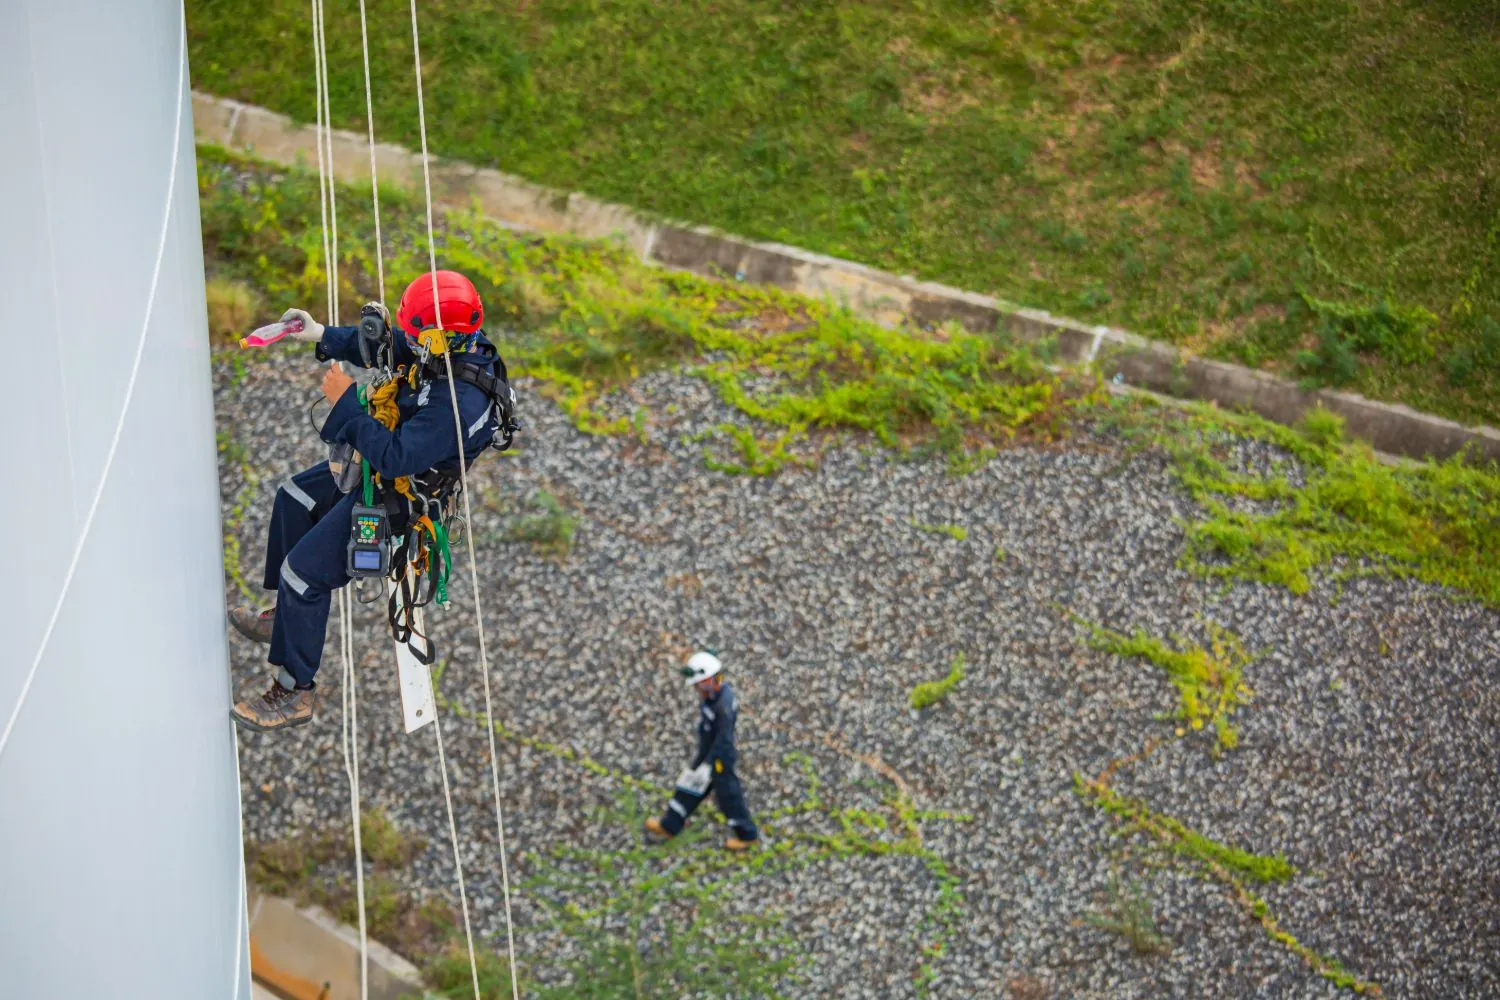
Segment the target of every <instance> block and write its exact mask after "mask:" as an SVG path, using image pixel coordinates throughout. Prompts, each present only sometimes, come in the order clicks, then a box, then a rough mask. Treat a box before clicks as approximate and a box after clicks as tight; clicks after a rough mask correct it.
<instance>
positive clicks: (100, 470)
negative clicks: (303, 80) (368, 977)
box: [0, 0, 250, 1000]
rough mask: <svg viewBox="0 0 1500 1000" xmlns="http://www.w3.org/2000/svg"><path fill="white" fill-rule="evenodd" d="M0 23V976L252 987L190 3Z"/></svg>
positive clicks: (177, 987)
mask: <svg viewBox="0 0 1500 1000" xmlns="http://www.w3.org/2000/svg"><path fill="white" fill-rule="evenodd" d="M0 38H3V39H5V51H6V56H5V58H4V59H3V60H0V141H3V142H4V146H5V149H6V155H5V156H4V157H0V220H3V222H4V227H5V239H4V240H3V241H0V338H3V342H4V345H5V348H6V350H5V355H6V357H7V359H8V362H9V364H8V366H7V368H8V371H7V376H6V380H5V382H6V391H7V397H8V405H7V407H6V424H7V428H6V433H5V436H4V442H5V443H4V452H3V459H4V460H3V462H0V488H3V495H4V497H5V506H6V513H7V517H6V519H5V521H6V525H7V529H8V530H7V531H6V534H5V538H6V549H7V551H6V556H7V559H6V564H7V567H8V570H9V571H8V572H7V573H6V574H5V576H4V582H3V583H0V606H3V607H5V609H6V612H5V627H6V628H7V630H8V631H9V635H8V637H7V641H6V643H5V644H4V650H5V651H4V652H3V653H0V725H3V724H4V722H5V720H6V719H9V718H10V717H11V714H12V711H13V709H14V707H15V706H16V704H17V703H18V699H19V698H20V696H21V692H22V689H23V687H24V686H25V684H26V679H27V677H28V676H31V677H33V678H34V679H33V681H32V683H31V687H30V690H29V693H28V694H27V696H26V699H25V701H24V702H23V703H21V707H20V710H19V712H17V713H16V715H15V723H14V726H13V727H12V728H11V730H10V736H9V740H8V742H6V744H5V745H4V747H3V750H0V970H4V971H3V977H4V986H3V989H0V992H3V994H4V996H5V997H6V998H7V1000H11V998H14V1000H29V998H33V997H36V998H43V997H45V998H48V1000H51V998H73V997H78V998H85V997H87V998H96V997H111V998H117V1000H128V998H134V997H143V998H144V997H150V998H153V1000H160V998H164V997H182V998H192V1000H202V998H219V997H224V998H230V997H249V995H250V982H249V954H248V950H247V947H246V945H245V926H246V925H245V914H244V897H243V881H242V878H241V863H240V849H241V848H240V825H239V787H238V782H237V780H236V777H235V761H234V746H233V742H232V739H231V733H230V729H229V721H228V714H227V713H228V706H229V674H228V657H227V649H226V645H225V643H226V640H225V634H224V616H223V607H222V599H223V592H224V588H223V567H222V545H223V543H222V537H221V533H220V526H219V496H218V478H217V473H216V456H215V446H214V424H213V400H212V395H211V387H210V379H209V356H208V354H209V352H208V333H207V327H206V320H205V316H204V303H203V255H202V253H203V252H202V238H201V235H200V232H199V225H198V191H197V183H196V176H195V162H194V147H193V141H192V136H193V122H192V111H191V103H190V101H189V97H188V91H187V79H186V74H185V72H184V71H183V66H184V61H185V60H186V58H187V56H186V51H185V48H184V42H183V19H182V7H181V3H180V0H135V2H132V3H119V2H117V0H0ZM81 122H86V123H87V126H88V127H86V128H84V127H79V123H81ZM174 138H175V139H176V140H177V155H176V158H175V161H174V159H173V155H172V150H173V143H174ZM174 171H175V182H174V181H173V180H172V178H173V177H174ZM169 191H170V193H171V197H170V201H169V198H168V195H169ZM164 224H165V233H166V236H165V240H164V241H163V238H162V234H163V227H164ZM159 250H160V253H158V251H159ZM158 257H160V266H159V268H158V263H157V262H158ZM153 274H155V275H156V281H155V295H154V299H153V296H152V287H153V280H152V279H153ZM148 303H150V304H151V305H150V308H149V310H148ZM143 329H144V338H145V339H144V341H143V340H142V331H143ZM142 344H143V345H144V346H143V353H142V363H141V367H140V372H139V376H138V380H137V383H136V387H135V391H134V393H133V395H132V396H131V398H130V400H129V405H128V406H126V383H127V376H128V373H129V371H130V368H131V365H132V361H133V359H134V357H135V355H136V351H137V348H138V347H140V346H141V345H142ZM117 425H118V426H120V428H121V431H120V436H119V443H118V447H117V450H116V455H115V459H114V462H113V465H112V466H110V468H109V471H108V474H107V475H106V474H105V465H106V456H107V454H108V452H109V448H110V442H111V440H112V439H113V436H114V432H115V428H116V426H117ZM96 496H97V497H98V498H99V503H98V507H97V513H96V515H95V517H94V519H93V521H92V523H91V525H90V528H89V531H88V532H87V535H86V536H85V535H84V533H83V528H84V524H85V520H86V518H87V513H88V511H89V509H90V507H91V505H92V504H93V501H94V498H95V497H96ZM80 539H81V540H82V544H81V546H80ZM75 551H76V552H77V553H78V557H77V561H76V569H75V570H74V573H73V576H72V578H71V582H70V583H68V585H67V587H66V590H65V589H64V585H65V581H66V580H67V571H68V567H69V565H70V563H71V562H72V561H73V557H74V553H75ZM54 609H56V622H55V626H54V627H53V629H52V631H51V633H50V636H49V635H48V633H47V626H48V623H49V622H50V621H52V620H53V617H54ZM44 638H45V640H46V641H45V643H44ZM33 665H35V671H34V673H33V670H32V667H33Z"/></svg>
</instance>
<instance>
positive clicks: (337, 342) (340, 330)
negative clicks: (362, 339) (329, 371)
mask: <svg viewBox="0 0 1500 1000" xmlns="http://www.w3.org/2000/svg"><path fill="white" fill-rule="evenodd" d="M318 360H319V361H347V362H349V364H351V365H354V366H355V367H357V368H368V367H370V366H369V365H367V364H365V359H364V358H362V357H360V356H359V327H357V326H325V327H324V328H323V336H322V338H321V339H320V340H319V341H318Z"/></svg>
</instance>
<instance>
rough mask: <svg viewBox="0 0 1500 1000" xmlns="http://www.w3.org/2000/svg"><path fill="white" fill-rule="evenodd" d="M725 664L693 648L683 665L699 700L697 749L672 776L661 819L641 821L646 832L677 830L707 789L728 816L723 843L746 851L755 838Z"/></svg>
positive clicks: (674, 832) (665, 836)
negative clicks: (737, 767) (740, 771)
mask: <svg viewBox="0 0 1500 1000" xmlns="http://www.w3.org/2000/svg"><path fill="white" fill-rule="evenodd" d="M723 670H724V664H723V663H722V662H721V661H720V660H719V658H718V657H717V656H715V655H714V654H713V653H706V652H700V653H694V654H693V655H692V658H691V659H689V660H688V662H687V666H685V667H683V668H682V675H683V676H684V677H686V678H687V680H688V683H689V684H691V685H693V687H694V688H696V689H697V691H698V694H699V696H700V697H701V698H702V701H701V702H700V703H699V705H698V715H699V719H698V754H697V756H695V757H694V758H693V761H692V763H691V764H689V765H688V767H687V770H685V771H683V772H682V774H681V775H680V776H679V777H678V779H677V789H676V791H675V792H674V793H673V794H672V798H671V799H670V800H668V802H667V809H666V812H664V813H662V817H661V819H656V818H654V817H653V818H652V819H648V820H646V829H647V831H649V832H650V833H652V834H654V835H656V836H657V837H661V838H663V839H668V838H671V837H675V836H677V834H679V833H681V832H682V828H683V826H684V825H685V824H686V823H687V821H688V817H689V816H691V815H692V814H693V810H694V809H697V808H698V806H699V804H700V803H702V802H703V800H704V799H706V798H708V796H709V794H710V793H712V794H713V797H714V804H715V805H717V806H718V807H719V811H720V812H721V813H723V814H724V818H725V819H726V820H728V821H729V830H730V835H729V839H728V840H726V841H724V846H725V847H727V848H729V849H730V850H731V851H744V850H748V849H749V847H750V845H752V844H754V843H755V842H756V841H757V840H759V839H760V831H759V830H758V829H756V826H755V820H753V819H751V818H750V807H749V806H748V805H746V803H745V790H744V788H742V787H741V786H740V778H739V775H737V774H736V773H735V770H734V765H735V762H736V760H737V759H738V754H737V753H736V752H735V749H734V723H735V717H736V715H738V705H737V704H736V703H735V699H734V689H733V688H731V687H730V686H729V684H728V683H727V682H726V681H725V680H724V679H723V677H722V676H721V675H722V673H723Z"/></svg>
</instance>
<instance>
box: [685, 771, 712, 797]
mask: <svg viewBox="0 0 1500 1000" xmlns="http://www.w3.org/2000/svg"><path fill="white" fill-rule="evenodd" d="M710 777H711V776H710V774H709V771H708V764H707V763H704V764H700V765H699V766H698V767H696V768H692V767H690V768H688V769H687V770H686V771H683V772H682V773H681V774H680V775H678V776H677V787H678V788H680V789H682V790H683V791H684V792H690V793H691V794H693V795H702V794H703V793H704V792H706V791H708V782H709V780H710Z"/></svg>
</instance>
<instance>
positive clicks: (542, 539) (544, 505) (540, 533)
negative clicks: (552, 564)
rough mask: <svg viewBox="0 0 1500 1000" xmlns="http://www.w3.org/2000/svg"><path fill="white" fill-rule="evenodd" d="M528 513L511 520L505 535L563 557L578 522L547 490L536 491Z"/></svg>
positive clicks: (570, 543) (570, 545) (570, 544)
mask: <svg viewBox="0 0 1500 1000" xmlns="http://www.w3.org/2000/svg"><path fill="white" fill-rule="evenodd" d="M527 508H528V513H525V514H522V515H521V516H519V517H517V518H515V519H514V520H513V521H512V522H511V524H510V528H509V530H508V532H507V537H508V538H510V539H511V540H512V541H517V542H526V543H527V544H529V545H532V546H535V547H536V548H538V549H540V550H542V551H543V552H548V553H551V554H553V555H559V556H564V555H567V554H568V550H569V549H570V548H571V547H572V545H573V533H574V532H576V531H577V530H578V518H576V517H574V516H573V515H572V514H570V513H568V511H567V510H566V509H565V508H564V507H563V505H562V502H561V501H560V500H558V499H557V497H555V496H553V495H552V494H551V493H550V492H549V491H547V490H544V489H542V490H537V491H536V493H534V494H533V495H532V497H531V499H530V500H529V501H527Z"/></svg>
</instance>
